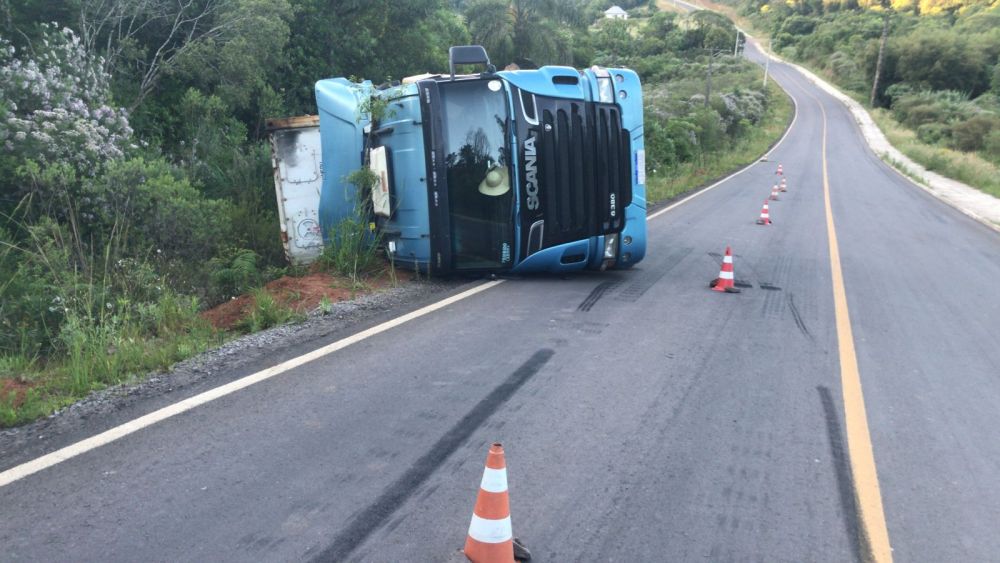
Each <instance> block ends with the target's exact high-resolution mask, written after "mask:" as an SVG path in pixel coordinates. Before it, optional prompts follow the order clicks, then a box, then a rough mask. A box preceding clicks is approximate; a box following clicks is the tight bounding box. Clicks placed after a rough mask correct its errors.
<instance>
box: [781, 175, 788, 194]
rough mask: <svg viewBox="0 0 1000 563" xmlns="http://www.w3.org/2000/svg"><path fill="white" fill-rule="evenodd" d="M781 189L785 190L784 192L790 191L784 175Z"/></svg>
mask: <svg viewBox="0 0 1000 563" xmlns="http://www.w3.org/2000/svg"><path fill="white" fill-rule="evenodd" d="M781 191H783V192H787V191H788V183H787V182H785V178H784V176H782V178H781Z"/></svg>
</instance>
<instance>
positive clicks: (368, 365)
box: [0, 47, 1000, 561]
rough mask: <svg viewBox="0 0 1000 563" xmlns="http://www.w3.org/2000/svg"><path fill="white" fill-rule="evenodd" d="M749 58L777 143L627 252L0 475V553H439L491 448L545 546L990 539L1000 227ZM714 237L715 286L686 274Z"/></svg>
mask: <svg viewBox="0 0 1000 563" xmlns="http://www.w3.org/2000/svg"><path fill="white" fill-rule="evenodd" d="M748 52H749V56H751V57H759V54H758V53H756V52H755V51H754V50H753V48H752V47H750V48H748ZM770 72H771V76H772V77H773V79H775V80H777V81H778V82H779V83H780V84H782V86H784V87H785V88H786V89H787V91H788V92H789V93H790V94H791V95H792V96H793V97H794V98H795V100H796V102H797V118H796V120H795V123H794V125H793V127H792V129H791V130H790V132H789V134H788V136H787V137H786V138H785V140H784V141H783V142H782V143H781V144H780V145H779V146H778V147H776V149H775V150H774V151H773V153H772V154H771V155H770V161H769V162H766V163H759V164H756V165H754V166H753V167H751V168H749V169H748V170H746V171H745V172H743V173H741V174H738V175H736V176H734V177H732V178H730V179H729V180H727V181H725V182H723V183H721V184H719V185H718V186H717V187H714V188H712V189H711V190H708V191H705V192H703V193H702V194H700V195H699V196H697V197H695V198H693V199H691V200H689V201H687V202H686V203H684V204H683V205H680V206H677V207H675V208H673V209H670V210H669V211H667V212H665V213H662V214H659V215H655V216H654V218H653V219H652V220H651V222H650V225H649V230H650V245H649V254H648V257H647V259H646V260H645V261H644V262H643V263H642V264H641V265H640V266H639V267H637V268H636V269H634V270H631V271H627V272H609V273H605V274H601V275H580V276H572V277H570V278H569V279H555V278H544V277H543V278H530V279H523V280H510V281H506V282H504V283H501V284H497V285H495V286H492V287H489V288H487V289H485V290H484V291H480V292H478V293H475V294H474V295H470V296H468V297H466V298H464V299H461V300H458V301H456V302H454V303H450V304H448V305H447V306H446V307H442V308H439V309H437V310H433V311H429V312H427V313H426V314H423V315H420V316H415V317H414V318H412V319H410V320H408V322H406V323H403V324H399V325H398V326H392V327H388V328H387V329H386V330H381V331H374V332H372V333H371V334H369V335H366V338H363V339H362V338H357V339H355V340H352V341H351V343H350V344H349V345H346V346H343V347H339V348H338V349H336V350H334V351H332V352H331V353H329V354H326V355H322V356H321V357H318V358H316V359H314V360H312V361H310V362H307V363H303V364H302V365H296V366H294V367H290V368H288V369H287V370H285V371H282V372H281V373H279V374H276V375H274V376H273V377H269V378H266V379H262V380H261V381H260V382H259V383H255V384H254V385H250V386H247V387H245V388H243V389H241V390H238V391H235V392H232V393H229V394H226V395H224V396H221V397H220V398H218V399H215V400H213V401H210V402H206V403H205V404H201V405H199V406H194V407H193V408H190V409H189V410H185V411H184V412H180V413H179V414H176V415H174V416H170V417H166V418H164V419H163V420H161V421H158V422H156V423H155V424H151V425H149V426H146V427H144V428H142V429H139V430H137V431H135V432H132V433H130V434H127V435H125V436H123V437H121V438H120V439H118V440H115V441H112V442H110V443H108V444H106V445H102V446H100V447H96V448H94V449H90V450H88V451H85V452H82V453H80V454H79V455H76V456H75V457H72V458H70V459H67V460H66V461H63V462H61V463H56V464H54V465H52V466H51V467H48V468H45V469H42V470H40V471H38V472H35V473H32V474H30V475H26V476H24V477H23V478H19V479H17V480H14V481H13V482H10V483H9V484H6V485H4V486H3V487H2V488H0V546H2V548H3V551H2V554H3V555H2V557H0V558H2V559H3V560H13V561H19V560H25V561H29V560H30V561H35V560H74V561H113V560H115V561H117V560H153V561H159V560H170V561H195V560H197V561H240V560H282V561H283V560H302V559H313V558H316V559H324V560H345V559H349V560H351V559H357V560H365V561H442V560H458V559H459V558H461V554H460V553H459V552H458V550H459V549H460V548H461V546H462V545H463V543H464V540H465V534H466V530H467V528H468V524H469V519H470V517H471V513H472V506H473V503H474V501H475V495H476V491H477V490H478V486H479V480H480V477H481V474H482V468H483V461H484V460H485V456H486V451H487V447H488V445H489V443H491V442H494V441H500V442H503V444H504V446H505V449H506V451H507V464H508V472H509V483H510V491H511V493H510V494H511V509H512V521H513V527H514V534H515V536H518V537H520V538H521V539H522V540H523V541H524V542H525V543H526V544H527V546H528V547H529V548H530V549H531V550H532V553H533V555H534V556H535V559H536V560H538V561H589V560H617V561H664V560H669V561H691V560H709V561H730V560H734V561H735V560H740V561H743V560H752V561H850V560H855V559H861V558H863V557H864V556H865V555H867V554H866V553H865V552H866V550H867V549H868V546H873V547H877V545H878V540H877V538H872V537H867V536H869V535H871V533H872V528H871V526H872V525H873V524H872V521H871V520H870V519H869V517H871V516H872V515H871V514H869V515H867V516H866V517H864V518H861V517H859V515H860V514H862V511H860V510H859V508H861V507H864V506H867V505H866V503H868V502H870V501H871V499H872V497H871V495H872V494H874V493H877V494H878V498H879V500H880V503H881V505H882V506H881V508H880V509H879V511H880V512H881V514H879V515H876V516H881V517H883V518H884V522H885V524H886V525H885V530H886V532H887V540H886V541H888V542H891V545H892V548H893V550H894V552H893V554H894V556H895V557H896V558H898V559H899V560H900V561H961V560H969V561H983V560H990V559H995V558H996V554H997V553H998V552H1000V536H997V534H996V533H995V529H996V523H997V522H998V521H1000V488H998V487H997V486H996V484H995V481H996V477H997V475H998V474H1000V440H998V439H997V433H996V431H995V428H996V426H997V418H998V415H997V408H996V405H998V404H1000V380H998V377H997V376H998V374H1000V337H998V332H1000V323H998V322H997V320H996V319H997V318H1000V294H998V292H995V291H992V282H993V280H996V279H998V278H1000V237H998V236H997V234H996V233H994V232H992V231H990V230H988V229H986V228H985V227H983V226H981V225H979V224H977V223H975V222H973V221H972V220H970V219H968V218H967V217H965V216H963V215H961V214H960V213H958V212H956V211H954V210H952V209H951V208H949V207H947V206H945V205H943V204H941V203H939V202H937V201H936V200H934V199H932V198H930V197H929V196H927V195H926V194H925V193H924V192H923V191H921V190H919V189H918V188H916V187H914V186H912V185H909V183H908V181H907V180H905V179H903V178H901V177H900V176H898V175H896V174H895V173H894V172H892V171H891V170H889V169H887V168H886V167H885V166H884V165H883V164H882V163H881V162H880V161H879V160H878V159H877V158H876V157H875V156H874V155H872V154H871V152H870V151H869V150H868V149H867V148H866V147H865V145H864V143H863V141H862V139H861V137H860V135H859V133H858V131H857V128H856V126H855V125H854V123H853V121H852V120H851V117H850V114H849V113H848V112H847V110H846V109H845V108H844V107H843V106H841V105H840V104H839V103H838V102H836V101H835V100H833V99H832V98H830V97H829V96H827V95H826V94H824V93H822V91H820V90H819V89H817V88H816V87H815V86H813V85H812V84H810V83H809V82H808V81H807V80H805V79H804V78H803V77H802V76H801V75H799V74H798V73H797V72H795V71H794V70H792V69H790V68H788V67H786V66H784V65H781V64H774V63H772V64H771V67H770ZM821 108H822V109H821ZM824 137H825V139H826V143H825V145H826V150H825V153H824V149H823V147H824ZM824 158H825V160H826V178H827V180H828V181H827V183H826V184H827V186H825V185H824ZM778 162H780V163H782V164H783V166H784V170H785V175H786V178H787V180H788V186H789V191H788V192H786V193H783V194H781V198H780V200H779V201H775V202H771V206H770V209H771V216H772V218H773V220H774V225H772V226H759V225H757V224H756V223H755V220H756V218H757V216H758V214H759V212H760V207H761V203H762V202H763V201H764V199H765V198H766V197H767V195H768V194H769V193H770V188H771V186H772V185H773V183H774V182H775V179H776V176H775V168H776V166H777V163H778ZM825 187H828V191H829V201H830V206H829V212H830V217H828V215H827V212H828V207H827V204H826V201H825ZM829 218H832V219H833V224H834V225H835V234H836V237H837V242H838V250H839V260H837V259H834V260H831V245H830V241H831V239H830V237H829V234H830V230H829V229H828V225H829V223H828V219H829ZM727 244H728V245H732V247H733V250H734V253H735V271H736V279H737V281H738V282H739V284H740V285H742V286H744V289H743V292H742V293H741V294H738V295H733V294H719V293H716V292H713V291H710V290H709V289H708V282H709V280H710V279H712V278H714V277H716V275H717V274H718V271H719V264H720V262H721V256H720V255H721V253H722V252H723V250H724V249H725V247H726V245H727ZM838 265H839V266H840V267H841V268H842V280H843V282H842V287H843V288H844V290H845V293H844V294H843V296H842V299H837V298H835V289H836V288H837V285H838V284H837V282H836V281H835V270H836V269H837V266H838ZM747 286H749V287H747ZM843 313H848V314H849V320H850V325H849V327H850V329H851V330H850V331H848V332H850V333H851V334H850V338H849V341H846V342H845V340H844V338H845V334H844V330H843V329H844V327H843V326H841V329H840V331H839V336H838V326H837V318H838V314H843ZM841 318H844V317H841ZM847 345H850V346H852V347H853V348H854V350H855V354H854V357H855V358H856V360H857V369H856V371H855V374H856V376H857V378H858V381H860V383H861V385H862V388H863V393H864V396H863V399H864V402H863V406H864V407H865V414H864V415H863V419H862V420H863V421H864V422H866V423H867V426H868V431H867V433H865V435H858V434H857V433H852V432H850V429H851V426H850V425H849V424H848V422H858V419H857V416H858V414H857V413H856V412H855V413H854V414H850V412H851V410H850V406H851V405H850V404H849V402H850V401H852V400H854V399H848V403H845V400H844V396H845V395H844V382H845V381H848V379H847V378H846V376H845V373H844V372H845V370H844V366H845V365H846V364H845V358H846V357H847V356H845V352H844V351H845V346H847ZM317 346H319V344H317ZM846 371H847V372H851V369H847V370H846ZM848 375H850V373H848ZM849 395H850V393H849ZM855 406H857V405H855ZM845 407H847V408H848V413H849V414H848V415H847V416H846V417H845ZM852 417H853V418H854V419H853V421H852ZM849 437H850V439H849ZM859 440H860V441H862V442H864V441H865V440H870V442H869V444H870V452H871V453H872V455H873V460H874V466H873V467H875V468H877V475H878V485H879V486H878V487H877V488H876V490H875V491H872V490H871V487H870V484H869V485H868V486H866V485H865V484H864V483H861V482H856V479H857V476H858V475H859V471H860V470H861V469H863V467H861V466H863V465H864V460H862V459H860V457H861V455H862V454H859V453H858V451H859V450H858V447H859V446H860V447H862V450H863V449H864V446H865V444H863V443H862V444H859V443H858V441H859ZM862 453H863V452H862ZM859 468H860V469H859ZM876 520H877V518H876ZM876 524H877V522H876Z"/></svg>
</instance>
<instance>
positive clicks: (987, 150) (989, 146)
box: [983, 129, 1000, 164]
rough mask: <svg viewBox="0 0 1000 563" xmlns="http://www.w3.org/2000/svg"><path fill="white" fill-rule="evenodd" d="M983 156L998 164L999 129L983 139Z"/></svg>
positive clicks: (999, 157) (999, 158) (999, 162)
mask: <svg viewBox="0 0 1000 563" xmlns="http://www.w3.org/2000/svg"><path fill="white" fill-rule="evenodd" d="M983 155H984V156H986V158H988V159H990V160H992V161H993V162H995V163H997V164H1000V129H994V130H993V131H990V132H989V134H987V135H986V137H985V138H984V139H983Z"/></svg>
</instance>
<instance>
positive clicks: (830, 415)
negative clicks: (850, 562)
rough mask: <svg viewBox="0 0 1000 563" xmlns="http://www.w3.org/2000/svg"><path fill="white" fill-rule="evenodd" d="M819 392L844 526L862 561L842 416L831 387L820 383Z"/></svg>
mask: <svg viewBox="0 0 1000 563" xmlns="http://www.w3.org/2000/svg"><path fill="white" fill-rule="evenodd" d="M816 391H818V392H819V400H820V402H821V403H822V404H823V414H824V415H825V416H824V418H826V435H827V438H829V440H830V456H831V458H832V460H833V470H834V473H835V474H836V475H837V492H838V493H839V495H840V511H841V513H842V515H843V518H842V519H843V521H844V528H845V530H846V531H847V537H849V538H851V544H852V545H855V546H857V549H858V551H855V552H853V553H851V555H853V556H854V561H858V562H860V561H862V557H861V550H862V546H861V542H860V535H859V533H858V506H857V503H856V502H855V499H854V479H853V478H852V477H851V467H850V465H848V463H849V461H848V459H847V455H846V453H845V452H844V433H843V431H842V430H841V427H840V417H838V416H837V409H836V407H834V405H833V396H832V395H831V394H830V389H829V387H825V386H823V385H819V386H817V387H816Z"/></svg>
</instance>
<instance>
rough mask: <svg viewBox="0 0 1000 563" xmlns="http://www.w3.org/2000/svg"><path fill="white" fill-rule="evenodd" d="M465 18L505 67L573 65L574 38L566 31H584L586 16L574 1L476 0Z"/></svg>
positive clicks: (475, 37) (476, 36)
mask: <svg viewBox="0 0 1000 563" xmlns="http://www.w3.org/2000/svg"><path fill="white" fill-rule="evenodd" d="M465 18H466V21H467V22H468V26H469V31H470V32H471V33H472V39H473V41H475V42H477V43H480V44H482V45H483V46H486V47H487V50H488V51H489V52H490V53H491V55H492V56H493V58H495V59H497V60H498V61H500V62H501V63H506V62H512V61H513V62H519V64H520V62H523V61H527V62H533V63H536V64H539V65H541V64H553V63H554V64H571V63H572V62H573V60H572V47H573V46H572V43H573V38H572V36H571V35H569V34H567V33H565V31H564V30H565V28H566V27H570V28H574V27H575V28H582V26H583V18H584V16H583V4H582V3H579V2H574V1H573V0H474V1H473V2H470V3H469V4H468V6H467V8H466V12H465ZM491 47H492V50H490V48H491Z"/></svg>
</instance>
